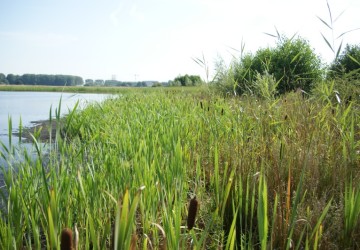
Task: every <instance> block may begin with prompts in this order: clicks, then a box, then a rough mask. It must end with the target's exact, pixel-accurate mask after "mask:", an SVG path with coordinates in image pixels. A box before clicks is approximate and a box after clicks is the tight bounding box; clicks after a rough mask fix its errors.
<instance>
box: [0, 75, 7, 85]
mask: <svg viewBox="0 0 360 250" xmlns="http://www.w3.org/2000/svg"><path fill="white" fill-rule="evenodd" d="M0 84H9V82H8V80H7V79H6V76H5V75H4V74H3V73H0Z"/></svg>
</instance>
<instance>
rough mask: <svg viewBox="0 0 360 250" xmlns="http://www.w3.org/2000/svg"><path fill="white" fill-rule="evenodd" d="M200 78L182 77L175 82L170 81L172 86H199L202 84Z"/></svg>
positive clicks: (193, 76)
mask: <svg viewBox="0 0 360 250" xmlns="http://www.w3.org/2000/svg"><path fill="white" fill-rule="evenodd" d="M202 83H203V81H202V80H201V78H200V76H197V75H188V74H186V75H182V76H178V77H176V78H175V79H174V80H173V81H170V83H169V85H171V86H197V85H200V84H202Z"/></svg>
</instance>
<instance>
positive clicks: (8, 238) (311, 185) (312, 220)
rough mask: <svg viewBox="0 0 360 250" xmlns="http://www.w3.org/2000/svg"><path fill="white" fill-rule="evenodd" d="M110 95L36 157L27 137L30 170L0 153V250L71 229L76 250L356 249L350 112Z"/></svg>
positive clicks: (164, 92) (192, 97)
mask: <svg viewBox="0 0 360 250" xmlns="http://www.w3.org/2000/svg"><path fill="white" fill-rule="evenodd" d="M84 89H85V88H84ZM122 90H123V92H121V97H119V98H112V99H109V100H106V101H105V102H104V103H101V104H98V103H94V104H90V105H89V106H87V107H86V108H85V109H83V110H82V111H78V110H77V109H76V107H75V108H74V109H73V110H72V111H70V114H69V115H68V116H67V117H66V120H65V122H64V123H63V126H62V128H61V127H60V126H57V131H56V132H55V134H56V137H55V139H54V141H53V142H54V145H52V147H49V151H48V150H46V147H45V145H44V144H43V142H42V141H41V140H40V139H41V138H39V136H38V134H39V133H38V132H35V133H34V136H33V140H34V149H32V150H36V152H38V157H37V158H36V159H30V157H24V158H25V160H24V161H18V162H16V163H13V162H11V159H14V157H15V156H16V155H18V154H26V155H27V154H28V153H26V152H24V151H23V149H21V150H16V149H15V144H14V140H12V143H11V149H5V150H6V151H7V152H10V154H12V155H10V156H9V157H8V158H6V157H5V156H2V157H4V158H6V159H5V160H7V161H8V162H9V166H10V167H9V168H3V169H2V174H3V176H4V185H3V186H2V187H1V189H0V194H1V195H0V204H5V206H3V207H1V209H0V215H1V216H0V248H1V249H12V248H16V249H30V248H36V249H40V248H41V249H50V248H51V247H55V248H56V247H58V246H59V234H60V231H61V229H63V228H64V227H67V228H70V227H72V226H73V225H74V224H75V223H76V224H77V228H78V229H79V249H90V248H91V246H92V247H93V248H94V249H114V248H115V249H116V248H118V249H128V248H129V246H130V248H131V246H132V247H133V248H132V249H165V248H167V249H254V248H255V249H260V248H262V249H286V248H288V249H316V248H319V247H321V248H322V249H330V248H334V247H338V248H343V242H344V241H345V240H347V239H349V240H351V241H352V242H353V243H351V244H353V245H352V246H355V247H356V246H358V245H359V239H360V237H359V235H360V227H359V226H358V225H359V209H358V207H359V206H358V204H359V188H358V185H356V186H355V185H351V182H349V180H352V183H358V182H359V176H360V169H359V167H358V166H359V164H360V158H359V153H358V152H359V150H360V143H359V140H358V137H359V131H360V126H359V124H360V115H359V107H358V106H356V105H355V104H353V105H348V106H346V107H344V106H343V105H341V104H337V103H332V102H328V101H327V99H326V98H327V97H326V96H325V97H324V98H323V99H318V98H308V99H303V98H302V96H301V94H300V93H298V92H295V93H288V94H285V95H282V96H275V97H272V98H268V99H259V98H257V97H256V98H254V97H249V96H243V97H241V98H222V97H220V96H219V95H216V94H214V93H212V92H210V91H209V90H208V88H207V87H206V86H201V87H197V88H147V89H128V88H124V89H122ZM333 90H334V89H333V88H331V87H329V88H328V89H325V90H324V92H327V93H326V94H327V95H332V94H333ZM323 100H324V101H323ZM56 113H57V119H56V120H60V117H59V112H56ZM49 117H51V112H50V115H49ZM53 122H55V121H54V120H53ZM12 127H14V126H13V124H12V122H11V119H9V128H12ZM49 129H50V128H49ZM43 131H46V128H44V129H43ZM10 136H11V135H10ZM35 138H37V139H35ZM10 140H11V138H10ZM0 147H3V148H5V146H4V145H3V146H1V144H0ZM11 152H13V153H11ZM24 187H25V188H24ZM139 187H141V188H140V190H139ZM144 187H145V188H144ZM140 191H141V194H140ZM194 195H196V199H197V201H198V202H199V204H200V205H199V208H197V213H196V218H195V224H194V226H193V227H192V229H191V230H190V231H189V230H187V226H186V217H187V215H188V210H187V208H188V207H189V197H193V196H194ZM345 228H347V229H346V230H345ZM345 231H346V232H345Z"/></svg>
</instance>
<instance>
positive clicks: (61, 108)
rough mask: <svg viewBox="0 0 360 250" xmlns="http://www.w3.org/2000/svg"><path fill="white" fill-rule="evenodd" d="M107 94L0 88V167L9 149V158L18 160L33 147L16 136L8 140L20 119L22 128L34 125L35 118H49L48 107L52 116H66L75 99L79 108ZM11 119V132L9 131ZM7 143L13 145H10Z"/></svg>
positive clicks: (107, 96) (102, 99)
mask: <svg viewBox="0 0 360 250" xmlns="http://www.w3.org/2000/svg"><path fill="white" fill-rule="evenodd" d="M110 96H111V95H108V94H77V93H58V92H2V91H0V154H2V157H1V155H0V166H4V164H5V165H7V163H6V162H5V161H4V158H7V157H8V155H9V153H10V152H8V151H10V150H11V151H13V150H15V151H16V152H11V153H14V155H13V156H12V157H11V158H12V159H10V160H12V161H18V160H21V157H20V155H22V153H21V152H23V151H24V150H33V149H32V145H31V144H29V143H21V144H19V143H18V142H19V138H18V137H16V136H15V135H12V136H11V141H10V139H9V132H10V133H11V134H13V133H15V132H17V131H18V128H19V125H20V121H21V124H22V126H23V127H30V126H34V122H36V121H43V120H48V119H49V117H50V110H51V114H52V117H53V118H54V117H55V111H56V112H59V113H60V115H65V114H67V113H69V111H71V110H72V109H73V108H74V106H75V104H76V103H77V102H79V107H78V108H80V109H81V108H84V107H85V106H86V105H87V104H89V103H91V102H101V101H104V100H105V99H107V98H109V97H110ZM60 100H61V102H60ZM60 103H61V105H60ZM10 121H11V124H12V125H11V126H10V127H11V131H9V122H10ZM10 143H11V144H13V146H10ZM17 152H20V153H17ZM28 152H30V151H28Z"/></svg>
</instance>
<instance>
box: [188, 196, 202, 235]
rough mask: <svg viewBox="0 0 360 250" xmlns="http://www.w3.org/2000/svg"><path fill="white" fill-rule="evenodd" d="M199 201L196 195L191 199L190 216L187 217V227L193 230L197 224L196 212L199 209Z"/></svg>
mask: <svg viewBox="0 0 360 250" xmlns="http://www.w3.org/2000/svg"><path fill="white" fill-rule="evenodd" d="M198 206H199V202H198V201H197V200H196V196H194V198H192V199H191V200H190V205H189V211H188V218H187V227H188V229H189V230H191V229H192V228H193V227H194V224H195V218H196V213H197V210H198Z"/></svg>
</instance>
